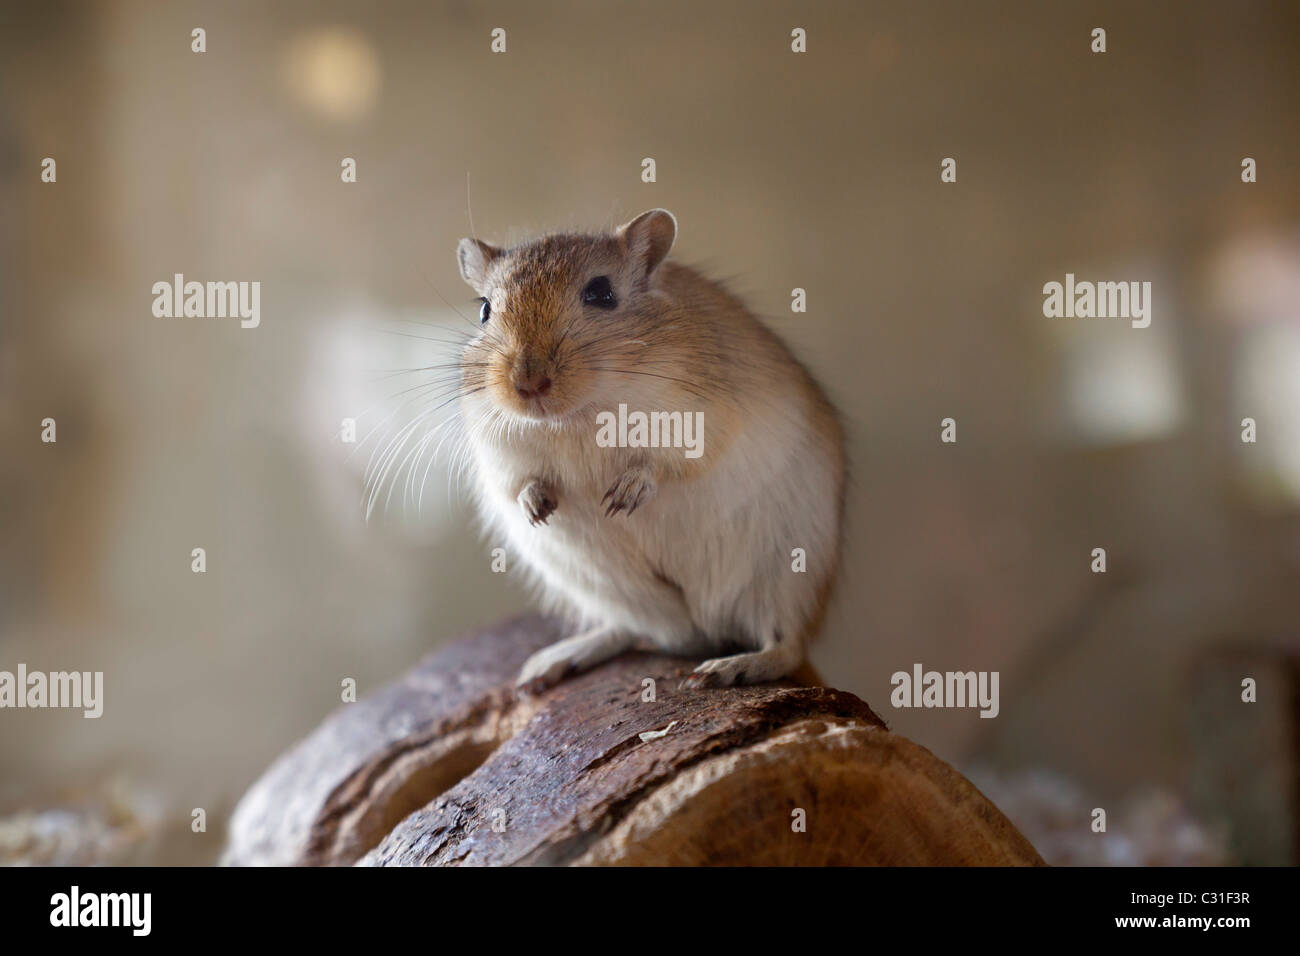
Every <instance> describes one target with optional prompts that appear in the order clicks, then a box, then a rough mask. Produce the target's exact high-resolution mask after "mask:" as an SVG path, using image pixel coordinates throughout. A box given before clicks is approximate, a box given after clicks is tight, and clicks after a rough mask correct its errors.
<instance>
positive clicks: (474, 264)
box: [456, 239, 501, 292]
mask: <svg viewBox="0 0 1300 956" xmlns="http://www.w3.org/2000/svg"><path fill="white" fill-rule="evenodd" d="M499 255H501V250H500V249H498V248H497V247H496V246H492V245H488V244H487V243H486V242H481V241H479V240H478V239H462V240H461V241H460V245H459V246H457V247H456V261H457V262H459V263H460V277H461V278H462V279H464V280H465V281H466V282H467V283H468V284H469V287H470V288H471V289H473V290H474V291H475V292H482V291H483V281H484V280H485V279H486V278H487V270H488V266H490V265H491V264H492V260H494V259H495V258H496V257H497V256H499Z"/></svg>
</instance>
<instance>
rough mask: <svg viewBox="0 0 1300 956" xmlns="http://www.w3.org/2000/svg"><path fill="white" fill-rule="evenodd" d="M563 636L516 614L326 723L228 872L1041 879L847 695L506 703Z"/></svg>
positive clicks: (635, 670) (274, 793)
mask: <svg viewBox="0 0 1300 956" xmlns="http://www.w3.org/2000/svg"><path fill="white" fill-rule="evenodd" d="M564 636H566V633H565V631H564V629H563V626H562V625H561V624H560V622H558V621H555V620H553V619H550V618H542V617H525V618H520V619H517V620H513V621H509V622H506V623H504V624H501V625H498V626H496V627H493V628H490V629H488V630H486V631H484V632H482V633H479V634H477V635H474V636H472V637H470V638H468V639H466V640H463V641H460V642H458V643H455V644H452V645H450V646H448V647H446V648H444V649H442V650H439V651H437V652H435V653H433V654H431V655H430V656H429V657H427V658H426V659H425V660H424V661H423V662H421V663H420V664H419V665H418V666H417V667H416V668H415V669H413V670H412V671H410V672H409V673H408V674H406V675H405V676H404V677H402V678H401V679H399V680H398V681H396V682H395V683H393V684H391V685H389V686H388V687H386V688H384V689H382V690H380V691H379V692H378V693H376V694H374V695H373V696H372V697H369V698H366V699H363V700H361V701H360V702H358V703H355V704H347V705H344V706H343V707H342V708H341V709H340V710H339V711H337V712H336V713H335V714H333V715H332V716H331V717H329V718H328V719H327V720H326V721H325V722H324V723H323V724H321V726H320V727H319V728H317V729H316V730H315V731H314V732H313V733H312V734H311V735H310V736H308V737H307V739H306V740H304V741H302V742H301V743H300V744H299V745H298V746H297V747H295V748H294V749H293V750H291V751H290V752H289V753H287V754H285V755H284V756H282V757H281V758H280V759H279V760H278V761H276V763H275V764H274V765H272V767H271V768H270V769H269V770H268V771H267V772H266V774H265V775H264V776H263V777H262V779H261V780H259V781H258V782H257V783H256V784H255V785H254V786H253V788H252V789H251V790H249V792H248V793H247V794H246V795H245V797H244V799H243V800H242V801H241V802H240V805H239V806H238V808H237V809H236V811H235V814H234V817H233V819H232V821H231V832H230V840H229V844H228V846H227V850H226V854H225V857H224V862H226V863H228V864H234V865H256V864H274V865H309V866H311V865H343V864H353V863H361V864H363V865H376V866H399V865H416V866H445V865H456V864H465V865H510V864H543V865H564V864H579V865H582V864H586V865H591V864H614V865H659V866H662V865H701V864H704V865H708V864H724V865H726V864H729V865H771V864H776V865H785V864H789V865H862V864H902V865H920V864H942V865H968V864H969V865H1042V859H1041V858H1040V857H1039V855H1038V854H1037V853H1036V852H1035V850H1034V849H1033V847H1032V846H1030V845H1029V843H1028V842H1027V841H1026V840H1025V838H1024V837H1023V836H1021V835H1020V833H1019V832H1018V831H1017V830H1016V829H1015V827H1013V826H1012V825H1011V823H1010V822H1009V821H1008V820H1007V819H1006V818H1005V817H1003V816H1002V814H1001V813H1000V812H998V810H997V808H996V807H994V806H993V805H992V804H991V803H989V801H988V800H986V799H985V798H984V796H983V795H982V794H981V793H980V792H979V791H978V790H976V789H975V787H974V786H972V785H971V784H970V783H969V782H968V781H967V780H966V779H965V778H964V777H962V776H961V775H960V774H959V773H957V772H956V771H955V770H953V769H952V768H951V767H949V766H948V765H947V764H945V763H944V762H942V761H941V760H939V759H938V758H936V757H935V756H934V755H933V754H931V753H930V752H929V751H927V750H926V749H925V748H923V747H920V746H918V745H916V744H914V743H912V742H911V741H909V740H906V739H904V738H902V737H899V736H897V735H896V734H893V733H890V732H889V730H888V729H887V728H886V726H885V724H884V722H883V721H881V720H880V718H879V717H877V716H876V715H875V714H874V713H873V712H872V711H871V709H870V708H869V707H868V706H867V705H866V704H865V703H864V702H863V701H861V700H859V699H858V698H857V697H854V696H853V695H851V694H847V693H843V692H841V691H836V690H831V689H828V688H825V687H820V686H807V685H806V684H802V685H801V684H800V683H798V682H795V681H787V682H781V683H776V684H765V685H761V686H757V687H739V688H728V689H723V690H694V691H692V690H682V689H679V687H678V684H679V682H680V681H681V679H682V678H683V677H685V676H686V675H688V674H689V673H690V672H691V669H692V668H693V667H694V665H695V663H697V662H694V661H687V660H682V659H678V658H669V657H662V656H655V655H650V654H625V655H623V656H622V657H619V658H618V659H616V660H614V661H610V662H609V663H607V664H604V665H602V666H600V667H598V668H596V669H595V670H593V671H590V672H588V673H585V674H580V675H577V676H575V677H571V678H569V679H568V680H566V681H564V682H562V683H561V684H560V685H559V686H557V687H555V688H553V689H551V690H550V691H548V692H547V693H545V694H543V695H540V696H538V697H517V696H516V695H515V693H514V687H513V685H514V679H515V675H516V674H517V672H518V670H519V668H520V666H521V665H522V664H523V662H524V660H525V659H526V658H527V657H528V655H529V654H530V653H532V652H533V651H534V650H537V649H538V648H540V647H544V646H545V645H547V644H550V643H552V642H553V641H555V640H558V639H560V638H562V637H564Z"/></svg>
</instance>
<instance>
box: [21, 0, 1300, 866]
mask: <svg viewBox="0 0 1300 956" xmlns="http://www.w3.org/2000/svg"><path fill="white" fill-rule="evenodd" d="M198 27H201V28H203V29H204V30H205V31H206V52H204V53H202V54H198V53H194V52H192V51H191V43H192V39H191V31H192V30H193V29H195V28H198ZM496 27H501V28H504V29H505V30H506V38H507V39H506V42H507V50H506V52H505V53H504V54H493V53H491V52H490V42H491V37H490V32H491V30H492V29H493V28H496ZM795 27H802V28H804V29H805V30H806V31H807V37H808V40H807V50H808V51H807V53H805V54H794V53H792V52H791V49H790V33H791V30H792V29H793V28H795ZM1094 27H1103V28H1104V29H1105V30H1106V31H1107V52H1106V53H1105V54H1094V53H1092V52H1091V51H1090V45H1091V42H1092V41H1091V37H1090V33H1091V31H1092V29H1093V28H1094ZM0 79H2V81H3V82H2V84H0V245H2V247H3V252H2V253H0V440H2V441H3V447H4V454H3V456H2V457H0V529H2V530H0V669H5V670H10V671H13V670H15V669H16V667H17V665H18V663H19V662H22V663H25V664H26V665H27V666H28V668H29V669H32V670H46V671H52V670H74V669H75V670H82V671H85V670H89V671H95V670H102V671H104V673H105V684H106V687H105V709H104V715H103V717H101V718H100V719H98V720H86V719H83V718H82V716H81V714H80V712H79V711H68V710H47V711H32V710H22V711H14V710H6V711H4V712H0V860H2V861H6V862H51V861H59V862H162V863H206V862H211V861H212V860H214V859H215V857H216V853H217V851H218V849H219V846H220V844H221V841H222V838H223V834H222V829H223V826H224V820H225V818H226V816H227V815H228V813H229V811H230V810H231V808H232V807H233V804H234V802H235V801H236V800H237V799H238V797H239V795H240V794H241V793H242V792H243V790H244V789H245V788H246V787H247V786H248V785H249V784H250V783H251V782H252V781H253V780H254V779H255V778H256V777H257V776H258V775H259V774H260V773H261V771H262V770H263V769H264V768H265V767H266V766H267V765H268V763H269V762H270V761H271V760H272V759H273V758H274V757H275V756H276V755H277V754H279V753H280V752H282V751H283V750H285V749H286V748H287V747H289V746H290V745H292V744H293V743H294V742H295V741H296V740H298V739H299V738H300V737H301V736H302V735H304V734H305V733H307V732H308V731H309V730H310V729H311V728H312V727H314V726H315V725H316V724H317V723H318V722H319V721H320V720H321V719H322V718H323V717H324V716H325V715H326V714H327V713H329V712H330V711H331V710H333V709H334V708H335V707H336V706H338V705H339V693H340V690H339V688H340V681H341V680H342V679H343V678H345V677H353V678H355V679H356V681H357V683H358V688H359V692H360V693H361V694H363V695H364V694H366V693H367V692H370V691H373V690H374V689H375V688H376V687H378V686H379V685H380V684H382V683H383V682H385V681H387V680H389V679H391V678H393V677H395V676H396V675H398V674H399V673H401V672H402V671H403V670H404V669H406V668H407V667H409V666H410V665H411V664H413V663H414V662H415V661H416V660H417V659H418V658H419V657H420V656H421V655H423V654H424V653H426V652H427V651H428V650H430V649H431V648H433V647H436V646H437V645H439V644H440V643H443V642H445V641H447V640H450V639H453V638H455V637H456V636H458V635H459V634H461V633H463V632H465V631H466V630H468V629H472V628H474V627H476V626H479V625H484V624H487V623H490V622H491V621H493V620H496V619H499V618H501V617H503V616H505V615H508V614H512V613H514V612H516V611H519V610H523V609H525V608H527V607H528V600H527V597H526V594H525V592H524V591H523V589H522V587H521V585H520V583H519V581H517V580H516V579H515V578H514V577H513V575H498V574H493V573H491V570H490V554H489V551H490V545H489V544H487V543H485V542H483V541H482V540H481V539H480V538H479V536H478V534H477V532H476V530H475V527H474V524H473V520H472V515H471V513H470V508H469V504H468V501H467V500H466V498H465V496H464V494H463V493H461V492H459V491H457V490H456V489H455V488H454V487H453V486H452V485H451V484H450V483H449V480H448V477H447V473H446V470H445V469H443V468H435V469H434V470H432V471H431V472H430V474H429V477H428V481H427V485H426V487H425V495H424V502H423V506H422V507H421V508H419V509H416V508H413V507H411V506H410V505H409V504H406V505H403V506H399V504H398V502H397V500H396V499H397V497H398V496H397V495H395V496H394V503H393V505H392V506H390V507H389V508H388V509H387V510H386V511H384V510H382V509H381V510H380V511H378V512H377V513H376V514H375V515H374V516H373V517H372V518H371V520H370V521H369V522H367V521H366V520H365V516H364V508H363V506H362V494H363V488H362V472H363V470H364V465H365V461H364V459H365V457H366V454H367V453H368V450H369V449H366V450H365V451H363V452H361V453H358V454H352V452H353V450H354V447H353V446H349V445H346V444H344V443H341V442H340V441H339V440H338V431H339V427H340V422H341V420H342V419H343V418H345V417H348V416H358V415H360V414H361V413H362V412H365V411H367V410H368V409H370V408H371V406H372V405H374V404H375V403H379V407H380V408H381V409H387V412H393V413H396V414H397V415H398V416H399V419H400V415H401V400H400V398H399V397H398V393H399V391H400V389H401V388H404V387H406V385H404V384H401V383H402V382H409V381H410V379H409V378H397V379H386V378H384V377H383V376H384V374H385V373H386V372H387V371H389V370H393V369H402V368H412V367H418V366H423V365H429V364H431V363H433V362H437V361H445V360H446V356H447V351H448V350H447V349H446V348H445V347H442V346H440V345H439V344H438V343H437V342H432V341H430V340H429V339H430V338H432V337H433V336H426V330H428V329H441V328H457V327H459V328H462V329H463V328H464V326H463V325H461V324H460V321H461V320H460V319H459V318H458V317H457V316H456V315H455V312H454V310H456V309H458V310H460V311H462V312H465V313H466V314H469V313H470V311H471V310H472V309H473V308H474V307H475V303H473V301H472V296H473V293H471V292H470V290H469V289H468V288H466V287H465V286H464V285H463V284H462V283H461V282H460V280H459V277H458V275H457V271H456V266H455V259H454V250H455V245H456V241H457V240H458V239H459V238H460V237H461V236H464V235H468V234H469V233H470V232H471V226H470V218H469V215H468V213H467V209H468V208H469V207H470V206H471V205H472V210H473V223H474V229H475V230H476V231H477V234H478V235H479V236H481V237H483V238H487V239H494V240H498V241H509V240H512V239H520V238H523V237H526V236H528V235H531V234H533V233H535V232H538V231H543V230H551V229H567V228H583V229H585V228H599V227H604V226H609V225H613V224H616V223H619V222H622V221H624V220H626V219H629V218H631V217H632V216H634V215H635V214H637V213H639V212H641V211H642V210H644V209H647V208H650V207H653V206H664V207H667V208H669V209H671V210H673V211H674V212H675V213H676V215H677V217H678V220H679V225H680V232H679V239H678V244H677V246H676V248H675V249H674V255H675V256H676V257H678V258H680V259H682V260H684V261H687V262H690V263H694V264H697V265H701V266H703V267H705V268H706V269H708V270H709V271H710V272H711V273H713V274H714V275H717V276H719V277H725V278H727V279H729V281H730V283H731V285H732V287H733V288H734V289H736V290H737V291H738V292H740V293H741V294H743V295H744V296H745V297H746V298H747V300H748V301H749V303H750V304H751V305H752V307H753V308H754V310H755V311H756V312H757V313H759V314H761V315H762V316H764V317H765V318H767V319H768V320H769V322H770V323H771V324H772V325H773V326H774V327H775V328H776V329H777V330H778V331H779V332H781V334H782V335H784V336H785V337H786V338H787V340H789V341H790V342H791V344H792V345H793V346H794V348H795V349H796V351H797V352H798V353H799V355H800V356H801V357H803V358H804V359H805V360H806V362H807V363H808V364H809V365H810V367H811V368H812V369H813V370H814V372H815V373H816V374H817V375H818V377H819V378H820V379H821V381H822V382H823V383H824V384H825V385H826V387H827V389H828V391H829V392H830V394H831V395H832V397H833V398H834V400H835V401H836V402H837V403H838V404H839V406H840V408H841V409H842V410H843V412H844V414H845V417H846V420H847V423H848V428H849V437H850V441H851V454H852V460H853V465H854V472H855V479H854V484H853V487H852V490H851V493H850V505H849V509H850V517H849V530H848V540H849V552H848V557H847V563H846V565H845V567H844V574H843V578H842V581H841V586H840V589H839V593H838V596H837V599H836V602H835V605H834V607H833V611H832V614H831V617H830V621H829V624H828V627H827V630H826V633H825V635H824V637H823V638H822V640H821V641H820V643H819V644H818V645H817V646H816V647H815V649H814V652H813V657H814V662H815V664H816V665H817V666H818V668H819V669H820V670H821V672H822V673H823V674H824V675H825V677H826V679H827V680H828V682H830V683H831V684H833V685H835V686H838V687H841V688H843V689H845V690H849V691H853V692H855V693H857V694H859V695H861V696H862V697H864V698H865V699H866V700H867V701H868V702H869V703H871V704H872V705H873V707H874V708H875V709H876V710H877V711H878V712H880V713H881V714H882V716H884V717H885V719H886V720H888V721H889V722H890V723H891V725H892V726H893V727H894V728H895V729H896V730H897V731H899V732H901V733H903V734H905V735H907V736H909V737H911V738H913V739H914V740H916V741H918V742H919V743H921V744H923V745H925V746H926V747H928V748H930V749H931V750H933V751H934V752H935V753H936V754H938V755H939V756H940V757H943V758H944V759H946V760H948V761H950V762H951V763H953V764H954V765H955V766H956V767H957V768H959V769H960V770H962V771H963V772H965V773H967V774H968V775H969V776H971V778H972V779H973V780H974V781H975V782H976V783H977V784H978V785H979V786H980V787H981V788H983V789H984V790H985V792H986V793H987V794H988V795H989V796H990V797H991V798H992V799H993V800H994V801H995V802H996V803H998V804H999V805H1000V806H1001V807H1002V808H1003V810H1004V811H1005V812H1006V813H1007V814H1008V815H1009V816H1010V817H1011V818H1012V819H1013V820H1014V821H1015V822H1016V823H1017V824H1018V825H1019V826H1020V827H1021V828H1022V829H1023V830H1024V831H1025V833H1026V835H1027V836H1028V837H1029V838H1030V839H1031V840H1032V841H1033V842H1035V843H1036V845H1037V846H1038V847H1039V849H1040V851H1041V852H1042V853H1043V855H1044V857H1045V858H1047V859H1048V860H1049V862H1060V863H1082V862H1087V863H1111V864H1124V863H1138V862H1152V863H1193V862H1198V863H1219V862H1222V863H1294V862H1296V861H1297V847H1298V846H1300V823H1298V821H1297V807H1298V805H1300V732H1298V727H1300V677H1298V674H1300V670H1298V664H1297V661H1298V656H1297V655H1298V648H1300V613H1298V612H1300V520H1298V519H1300V122H1297V114H1296V110H1295V94H1296V91H1297V90H1298V89H1300V7H1297V5H1295V4H1293V3H1287V2H1276V3H1262V2H1243V3H1226V2H1222V3H1189V2H1183V0H1177V2H1174V0H1170V2H1153V3H1144V4H1140V5H1134V4H1128V3H1104V2H1103V3H1088V4H1079V3H1064V4H1043V3H1036V2H1015V3H983V4H969V3H963V2H958V0H952V2H935V3H924V4H902V3H893V4H862V3H856V2H847V0H846V2H819V3H814V4H803V3H795V2H787V3H773V2H709V3H698V2H690V3H687V2H675V0H664V2H659V3H655V4H631V3H609V2H595V0H591V2H580V0H569V2H562V3H558V2H557V3H547V4H539V3H529V2H522V0H519V2H512V0H502V2H496V3H493V4H491V5H490V6H489V5H484V4H474V3H469V2H428V0H419V2H416V0H412V2H385V3H378V4H364V5H363V4H359V3H352V4H349V3H339V2H310V3H308V2H296V3H295V2H284V3H276V4H263V3H253V2H222V3H215V2H214V3H187V2H175V3H166V4H163V3H154V4H148V3H122V2H107V3H100V4H93V5H92V4H84V3H75V2H45V3H40V4H34V3H26V2H15V0H4V2H3V3H2V4H0ZM45 157H52V158H54V159H55V160H56V161H57V181H56V182H55V183H53V184H51V183H43V182H42V181H41V163H42V160H43V159H44V158H45ZM345 157H351V158H354V159H355V160H356V163H357V182H355V183H350V184H345V183H343V182H341V179H340V170H341V166H340V164H341V162H342V160H343V159H344V158H345ZM645 157H652V158H654V159H655V161H656V164H657V181H656V182H654V183H643V182H642V180H641V168H642V167H641V162H642V160H643V159H644V158H645ZM945 157H952V158H954V159H956V161H957V174H958V178H957V182H956V183H955V184H943V183H941V182H940V178H939V172H940V162H941V160H942V159H944V158H945ZM1245 157H1251V158H1253V159H1254V160H1255V161H1256V163H1257V167H1258V182H1256V183H1253V184H1246V183H1243V182H1242V179H1241V164H1242V160H1243V159H1244V158H1245ZM1067 272H1071V273H1074V274H1075V275H1077V276H1078V277H1079V278H1080V279H1081V280H1082V279H1093V280H1100V279H1107V280H1148V281H1151V282H1152V283H1153V294H1154V319H1153V322H1152V324H1151V327H1150V328H1149V329H1145V330H1136V329H1132V328H1130V327H1129V325H1128V323H1127V322H1123V321H1113V320H1095V319H1094V320H1086V319H1083V320H1066V319H1047V318H1044V316H1043V312H1042V305H1043V294H1042V286H1043V284H1044V283H1045V282H1049V281H1058V282H1060V281H1063V280H1064V276H1065V274H1066V273H1067ZM175 273H183V274H184V275H185V276H186V278H187V279H193V280H198V281H209V280H222V281H226V280H235V281H238V280H243V281H252V280H257V281H260V282H261V283H262V291H261V324H260V327H258V328H256V329H248V330H245V329H241V328H240V327H239V323H238V321H237V320H230V319H224V320H222V319H211V320H210V319H197V318H189V319H184V318H181V319H162V318H155V317H154V315H153V314H152V311H151V306H152V302H153V298H154V296H153V293H152V291H151V289H152V285H153V283H155V282H158V281H170V279H171V277H172V276H173V274H175ZM795 287H800V288H804V289H806V290H807V298H808V311H807V312H806V313H801V314H795V313H792V312H791V309H790V297H791V290H792V289H793V288H795ZM403 332H405V333H413V334H402V333H403ZM385 403H386V404H385ZM47 417H48V418H53V419H55V420H56V421H57V437H58V440H57V442H56V443H54V444H46V443H42V442H41V440H40V434H41V421H42V420H43V419H45V418H47ZM946 417H952V418H954V419H956V421H957V427H958V441H957V443H956V444H953V445H949V444H942V443H941V442H940V440H939V431H940V425H939V423H940V421H941V419H943V418H946ZM1247 417H1249V418H1253V419H1254V420H1255V421H1256V423H1257V428H1258V441H1257V442H1255V443H1253V444H1247V443H1243V442H1242V440H1241V432H1242V424H1241V423H1242V419H1243V418H1247ZM367 421H368V420H367V419H364V418H363V419H362V424H361V426H360V434H361V435H363V436H364V434H365V433H366V431H367V427H368V426H367V424H366V422H367ZM369 421H371V422H373V421H375V419H373V418H371V419H369ZM197 547H202V548H204V549H206V553H207V571H206V573H204V574H196V573H193V572H192V571H191V551H192V549H194V548H197ZM1098 547H1102V548H1105V549H1106V552H1107V566H1108V570H1107V572H1106V573H1105V574H1094V573H1092V572H1091V571H1090V565H1091V562H1092V557H1091V552H1092V549H1094V548H1098ZM918 662H919V663H921V664H923V665H924V666H925V667H926V668H927V669H930V668H933V669H938V670H965V669H978V670H997V671H999V672H1000V673H1001V713H1000V715H999V716H998V717H997V719H995V720H982V719H980V718H979V717H978V715H977V713H976V712H975V711H972V710H929V711H926V710H894V709H893V708H891V707H890V706H889V693H890V690H891V686H890V675H891V674H892V673H893V672H895V671H898V670H907V671H910V670H911V667H912V665H913V664H914V663H918ZM1247 677H1250V678H1253V679H1255V680H1256V681H1257V682H1258V687H1259V691H1258V695H1259V699H1258V702H1257V703H1254V704H1245V703H1243V702H1242V701H1241V682H1242V680H1243V679H1244V678H1247ZM1094 807H1104V808H1106V809H1107V813H1108V833H1107V834H1106V836H1105V837H1100V836H1098V835H1096V834H1093V833H1091V832H1090V831H1089V828H1088V824H1089V822H1090V816H1089V814H1090V811H1091V809H1092V808H1094ZM194 808H203V809H204V810H205V811H206V814H207V832H206V833H200V834H195V833H192V832H191V827H190V821H191V811H192V810H193V809H194Z"/></svg>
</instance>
